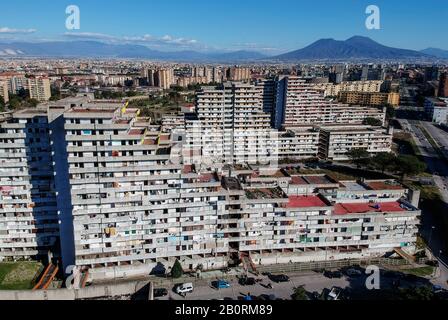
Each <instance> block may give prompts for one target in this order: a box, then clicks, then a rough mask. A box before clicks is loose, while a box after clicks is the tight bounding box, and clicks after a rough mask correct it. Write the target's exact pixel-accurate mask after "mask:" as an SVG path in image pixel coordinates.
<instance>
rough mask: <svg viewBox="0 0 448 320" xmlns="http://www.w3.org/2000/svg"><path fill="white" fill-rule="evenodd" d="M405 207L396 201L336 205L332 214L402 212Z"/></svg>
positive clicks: (405, 209)
mask: <svg viewBox="0 0 448 320" xmlns="http://www.w3.org/2000/svg"><path fill="white" fill-rule="evenodd" d="M407 210H410V209H407V207H406V206H404V205H403V204H401V203H400V202H398V201H394V202H381V203H375V204H372V203H337V204H336V205H335V206H334V214H336V215H345V214H352V213H369V212H378V213H382V212H402V211H407Z"/></svg>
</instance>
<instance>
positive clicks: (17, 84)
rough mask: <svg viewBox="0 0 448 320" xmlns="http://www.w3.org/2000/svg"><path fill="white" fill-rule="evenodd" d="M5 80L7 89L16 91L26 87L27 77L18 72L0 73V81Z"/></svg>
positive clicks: (12, 91)
mask: <svg viewBox="0 0 448 320" xmlns="http://www.w3.org/2000/svg"><path fill="white" fill-rule="evenodd" d="M1 81H5V82H6V83H7V85H8V91H9V92H11V93H14V94H15V93H17V92H18V91H19V90H20V89H27V84H28V79H27V78H26V77H25V74H23V73H18V72H3V73H0V82H1Z"/></svg>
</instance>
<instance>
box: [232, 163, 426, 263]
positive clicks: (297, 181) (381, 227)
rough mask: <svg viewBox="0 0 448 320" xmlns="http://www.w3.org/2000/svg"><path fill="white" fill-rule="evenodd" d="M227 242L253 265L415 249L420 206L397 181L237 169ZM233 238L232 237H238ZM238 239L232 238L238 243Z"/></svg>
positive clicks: (287, 171)
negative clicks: (236, 194)
mask: <svg viewBox="0 0 448 320" xmlns="http://www.w3.org/2000/svg"><path fill="white" fill-rule="evenodd" d="M237 179H238V181H239V184H237V183H234V184H233V190H235V191H243V192H244V193H243V195H242V196H240V197H239V201H234V202H232V204H233V210H232V211H231V213H232V216H233V217H234V218H236V219H238V220H237V221H238V224H237V225H235V227H234V228H228V229H227V228H225V229H224V230H225V231H226V232H234V235H233V237H231V238H230V239H229V244H230V245H232V247H233V248H237V250H238V251H239V252H240V255H241V257H242V258H243V261H244V260H246V259H245V258H244V257H249V261H250V260H252V262H253V265H258V264H275V263H290V262H304V261H307V262H308V261H324V260H338V259H348V258H363V257H371V256H382V255H383V254H385V253H386V252H393V251H394V249H395V248H397V247H398V248H404V249H405V250H409V251H413V250H415V239H416V235H417V231H418V224H419V219H418V217H419V215H420V210H418V208H416V206H415V204H414V203H416V202H418V199H416V198H415V197H414V196H413V194H412V192H409V191H408V190H406V189H405V188H403V187H402V186H400V185H399V184H397V183H396V182H394V181H340V182H338V181H335V180H333V179H331V178H329V177H327V176H325V175H314V176H313V175H308V176H302V175H299V174H297V173H296V170H295V168H290V169H286V170H273V171H272V172H266V171H264V172H261V171H260V172H252V173H247V174H239V175H238V176H237ZM234 237H237V238H236V239H235V238H234ZM235 241H236V242H235Z"/></svg>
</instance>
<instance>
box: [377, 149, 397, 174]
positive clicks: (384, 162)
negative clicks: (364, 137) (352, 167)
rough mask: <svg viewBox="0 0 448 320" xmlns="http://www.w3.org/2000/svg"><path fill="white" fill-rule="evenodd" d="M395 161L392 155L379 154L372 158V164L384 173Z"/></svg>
mask: <svg viewBox="0 0 448 320" xmlns="http://www.w3.org/2000/svg"><path fill="white" fill-rule="evenodd" d="M396 160H397V157H396V156H395V155H394V154H393V153H388V152H380V153H377V154H376V155H375V156H374V157H373V158H372V163H373V165H374V167H375V168H376V169H378V170H381V172H382V173H384V171H386V169H388V168H393V167H394V166H395V162H396Z"/></svg>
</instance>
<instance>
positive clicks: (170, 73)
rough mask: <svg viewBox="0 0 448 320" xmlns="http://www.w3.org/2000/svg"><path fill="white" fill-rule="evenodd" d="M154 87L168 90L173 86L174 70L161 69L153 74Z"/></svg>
mask: <svg viewBox="0 0 448 320" xmlns="http://www.w3.org/2000/svg"><path fill="white" fill-rule="evenodd" d="M154 82H155V86H156V87H159V88H162V89H169V88H170V87H171V85H173V84H174V70H173V69H161V70H157V72H156V73H155V79H154Z"/></svg>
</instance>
